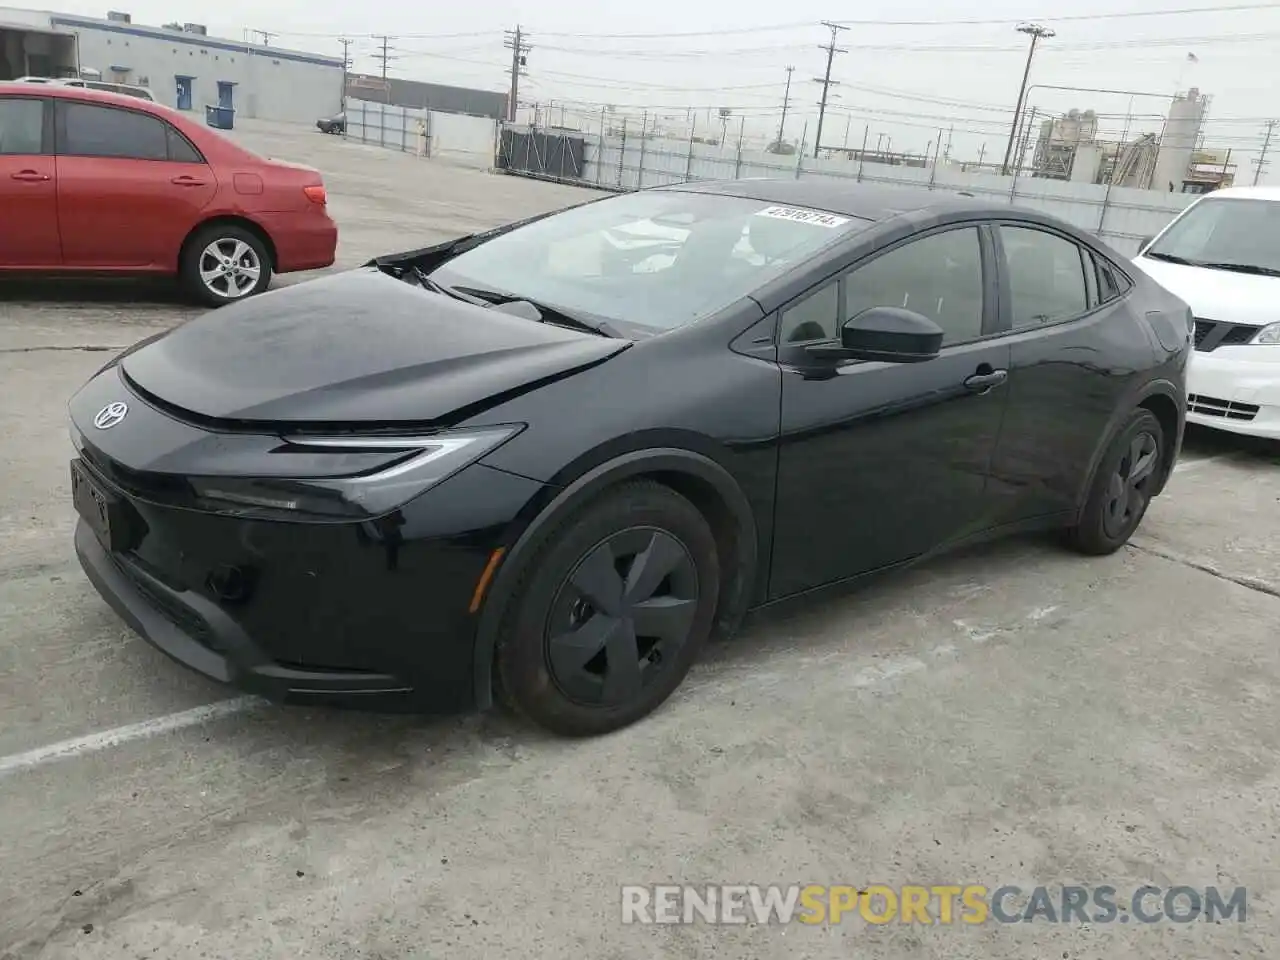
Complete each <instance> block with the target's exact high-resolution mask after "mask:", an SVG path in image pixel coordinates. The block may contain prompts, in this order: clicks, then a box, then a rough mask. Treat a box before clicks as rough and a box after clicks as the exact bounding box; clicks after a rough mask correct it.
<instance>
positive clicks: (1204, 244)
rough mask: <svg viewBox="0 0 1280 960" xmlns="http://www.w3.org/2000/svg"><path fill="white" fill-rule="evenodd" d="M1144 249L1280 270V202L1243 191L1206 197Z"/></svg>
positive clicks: (1162, 255)
mask: <svg viewBox="0 0 1280 960" xmlns="http://www.w3.org/2000/svg"><path fill="white" fill-rule="evenodd" d="M1145 255H1146V256H1148V257H1155V258H1156V259H1158V260H1159V259H1169V260H1177V261H1185V262H1187V263H1190V264H1193V265H1208V264H1212V265H1214V266H1218V267H1223V268H1231V267H1241V268H1246V269H1251V270H1256V269H1261V270H1265V271H1267V272H1271V271H1273V270H1275V271H1280V203H1277V202H1275V201H1271V200H1254V199H1247V198H1243V197H1218V198H1214V199H1209V200H1201V201H1200V202H1199V203H1197V204H1196V205H1195V206H1193V207H1192V208H1191V209H1190V210H1188V211H1187V212H1186V213H1185V214H1183V216H1182V217H1181V219H1179V220H1177V221H1176V222H1175V223H1174V224H1173V225H1172V226H1170V227H1169V229H1168V230H1167V231H1166V232H1165V235H1164V236H1162V237H1161V238H1160V239H1159V240H1157V241H1156V242H1155V243H1154V244H1152V245H1151V247H1150V248H1148V250H1147V251H1146V254H1145Z"/></svg>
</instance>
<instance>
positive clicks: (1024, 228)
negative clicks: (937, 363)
mask: <svg viewBox="0 0 1280 960" xmlns="http://www.w3.org/2000/svg"><path fill="white" fill-rule="evenodd" d="M995 238H996V240H997V246H998V249H999V250H1000V258H999V263H1000V268H1001V283H1000V286H1001V300H1002V319H1001V324H1002V327H1004V328H1005V329H1007V330H1009V334H1008V336H1007V337H1006V338H1005V339H1006V341H1007V342H1008V344H1009V347H1010V349H1011V355H1010V361H1009V406H1008V410H1007V411H1006V413H1005V418H1004V427H1003V429H1002V430H1001V433H1000V443H999V446H998V448H997V450H996V456H995V461H994V463H993V466H992V495H993V497H994V498H995V500H996V502H997V506H998V509H999V511H1000V516H1001V519H1002V520H1004V521H1007V522H1021V521H1029V520H1035V519H1047V518H1050V517H1053V516H1056V515H1058V514H1066V513H1069V512H1071V511H1073V510H1074V509H1075V508H1076V506H1077V502H1078V500H1079V497H1080V495H1081V492H1082V489H1083V487H1084V485H1085V483H1086V482H1087V480H1088V477H1089V472H1090V470H1091V468H1092V461H1093V458H1094V456H1095V454H1096V453H1097V452H1098V449H1099V447H1100V445H1101V444H1102V443H1103V442H1104V441H1105V439H1106V436H1107V433H1108V431H1109V430H1110V428H1111V425H1112V423H1113V422H1114V420H1115V417H1116V414H1117V411H1119V410H1120V409H1121V407H1122V405H1123V404H1124V402H1125V397H1126V395H1127V394H1128V393H1129V392H1130V391H1131V390H1132V389H1133V386H1134V382H1135V377H1136V376H1137V373H1136V371H1143V370H1146V369H1148V368H1149V366H1150V365H1151V363H1152V362H1153V358H1154V348H1153V345H1152V342H1151V339H1150V337H1149V336H1148V334H1147V331H1146V328H1145V326H1144V320H1143V317H1142V314H1141V313H1140V312H1139V313H1137V314H1135V313H1134V312H1133V309H1132V305H1131V304H1130V303H1129V300H1130V299H1131V298H1130V297H1129V296H1128V293H1129V290H1130V287H1131V284H1130V283H1129V282H1128V280H1127V278H1126V277H1125V276H1124V273H1123V271H1122V270H1121V269H1120V268H1119V267H1118V266H1117V265H1116V264H1114V263H1111V262H1110V261H1108V260H1106V259H1105V258H1103V257H1100V256H1097V255H1095V254H1094V253H1093V252H1092V251H1091V250H1089V249H1087V248H1086V247H1084V246H1082V245H1080V244H1078V243H1076V241H1075V240H1073V239H1071V238H1070V237H1069V236H1067V235H1066V234H1060V233H1057V232H1054V231H1053V230H1050V229H1048V228H1046V227H1043V226H1041V225H1038V224H1033V223H1029V222H1007V223H1004V224H1002V225H1000V226H999V228H998V229H997V230H996V231H995Z"/></svg>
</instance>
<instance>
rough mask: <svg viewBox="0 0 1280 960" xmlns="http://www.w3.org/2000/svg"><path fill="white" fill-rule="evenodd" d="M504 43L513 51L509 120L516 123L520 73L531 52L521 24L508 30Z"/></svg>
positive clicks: (508, 96) (508, 107) (508, 109)
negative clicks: (521, 30) (521, 29)
mask: <svg viewBox="0 0 1280 960" xmlns="http://www.w3.org/2000/svg"><path fill="white" fill-rule="evenodd" d="M502 45H503V46H504V47H506V48H508V49H509V50H510V51H511V90H510V92H509V93H508V94H507V121H508V122H509V123H514V122H515V119H516V107H517V106H518V104H519V101H520V75H521V72H522V71H523V69H524V65H525V63H526V62H527V60H528V53H529V44H528V43H527V42H526V40H525V36H524V34H523V33H521V32H520V25H519V24H516V28H515V30H508V31H506V39H505V40H503V42H502Z"/></svg>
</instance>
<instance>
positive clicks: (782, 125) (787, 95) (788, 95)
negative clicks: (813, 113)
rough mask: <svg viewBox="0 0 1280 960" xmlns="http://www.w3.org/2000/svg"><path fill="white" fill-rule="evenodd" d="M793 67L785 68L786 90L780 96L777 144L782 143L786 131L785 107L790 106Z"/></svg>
mask: <svg viewBox="0 0 1280 960" xmlns="http://www.w3.org/2000/svg"><path fill="white" fill-rule="evenodd" d="M795 69H796V68H795V67H787V90H786V92H785V93H784V94H783V95H782V122H781V123H780V124H778V142H779V143H781V142H782V134H783V131H784V130H786V129H787V107H788V106H789V105H790V104H791V74H792V73H794V72H795Z"/></svg>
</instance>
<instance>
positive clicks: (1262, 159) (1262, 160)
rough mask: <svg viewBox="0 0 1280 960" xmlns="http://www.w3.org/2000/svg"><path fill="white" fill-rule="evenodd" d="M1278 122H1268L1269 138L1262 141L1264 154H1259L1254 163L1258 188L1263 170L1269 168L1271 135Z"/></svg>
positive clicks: (1254, 174)
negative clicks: (1268, 156)
mask: <svg viewBox="0 0 1280 960" xmlns="http://www.w3.org/2000/svg"><path fill="white" fill-rule="evenodd" d="M1275 127H1276V122H1275V121H1274V120H1268V121H1267V138H1266V139H1265V140H1263V141H1262V152H1261V153H1259V154H1258V159H1257V160H1255V161H1253V165H1254V166H1255V167H1256V168H1257V169H1256V170H1254V172H1253V185H1254V186H1255V187H1256V186H1257V185H1258V181H1259V180H1261V179H1262V170H1263V168H1264V167H1266V166H1267V164H1268V163H1269V161H1268V160H1267V151H1268V150H1270V149H1271V133H1272V131H1273V130H1275Z"/></svg>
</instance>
